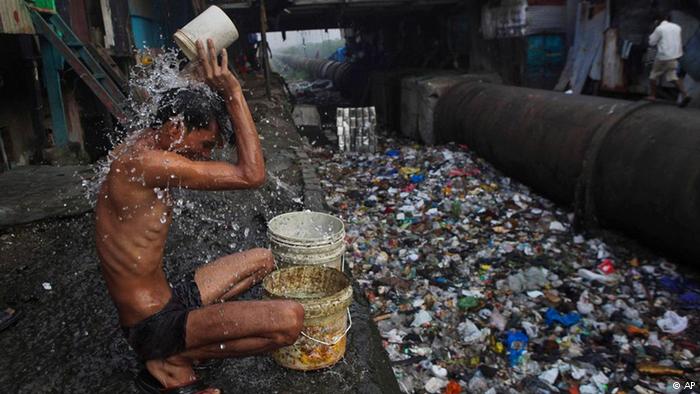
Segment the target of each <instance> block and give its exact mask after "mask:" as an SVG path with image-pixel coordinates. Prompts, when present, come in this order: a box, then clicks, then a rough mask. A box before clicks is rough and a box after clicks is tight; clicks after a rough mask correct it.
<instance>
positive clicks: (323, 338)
mask: <svg viewBox="0 0 700 394" xmlns="http://www.w3.org/2000/svg"><path fill="white" fill-rule="evenodd" d="M263 289H264V290H265V297H266V298H268V299H288V300H294V301H297V302H299V303H300V304H301V305H302V306H303V307H304V328H303V329H302V332H301V335H300V336H299V338H298V339H297V341H296V342H295V343H294V344H293V345H291V346H287V347H283V348H280V349H277V350H275V351H274V352H272V358H273V359H274V360H275V361H276V362H277V363H278V364H279V365H281V366H283V367H286V368H291V369H296V370H302V371H310V370H315V369H321V368H326V367H330V366H332V365H334V364H335V363H337V362H338V361H339V360H340V359H341V358H343V356H344V355H345V346H346V342H347V333H348V331H349V330H350V327H352V319H351V317H350V309H349V306H350V303H351V302H352V286H351V282H350V279H349V278H348V277H347V276H346V275H345V274H344V273H342V272H340V271H338V270H336V269H333V268H328V267H323V266H317V265H305V266H295V267H288V268H282V269H279V270H276V271H273V272H272V273H270V274H269V275H268V276H267V277H266V278H265V279H264V280H263Z"/></svg>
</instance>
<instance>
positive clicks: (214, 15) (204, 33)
mask: <svg viewBox="0 0 700 394" xmlns="http://www.w3.org/2000/svg"><path fill="white" fill-rule="evenodd" d="M209 38H211V39H212V40H213V41H214V47H215V48H216V53H217V54H218V53H219V52H221V50H222V49H224V48H227V47H228V46H229V45H231V44H233V42H234V41H236V40H237V39H238V29H236V25H234V24H233V22H232V21H231V19H230V18H229V17H228V16H227V15H226V13H225V12H224V11H223V10H222V9H221V8H219V7H217V6H214V5H213V6H211V7H209V8H207V9H206V10H205V11H204V12H202V13H201V14H199V15H198V16H197V17H196V18H194V19H192V20H191V21H190V23H188V24H187V25H185V27H183V28H182V29H180V30H178V31H176V32H175V34H174V35H173V40H174V41H175V43H176V44H177V46H179V47H180V49H181V50H182V52H183V53H184V54H185V56H187V58H188V59H190V60H195V59H196V58H197V40H202V41H203V42H204V44H205V49H206V40H207V39H209Z"/></svg>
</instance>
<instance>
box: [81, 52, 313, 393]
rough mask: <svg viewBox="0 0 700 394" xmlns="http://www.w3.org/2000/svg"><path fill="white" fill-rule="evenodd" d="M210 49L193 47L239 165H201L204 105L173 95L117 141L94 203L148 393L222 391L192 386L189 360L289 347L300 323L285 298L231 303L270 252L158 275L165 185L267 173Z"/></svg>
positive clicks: (212, 129) (231, 85) (251, 127)
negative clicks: (151, 120)
mask: <svg viewBox="0 0 700 394" xmlns="http://www.w3.org/2000/svg"><path fill="white" fill-rule="evenodd" d="M207 44H208V51H205V50H204V47H203V44H202V43H201V42H198V43H197V50H198V52H199V57H200V65H199V67H200V70H199V71H200V73H201V74H202V77H203V78H204V79H205V81H206V83H207V84H208V85H209V86H210V87H212V88H213V89H215V90H216V91H218V93H219V94H220V95H221V96H222V97H223V99H224V103H225V107H226V110H227V112H228V114H229V116H230V118H231V121H232V124H233V125H234V128H235V131H236V132H235V138H236V145H237V146H238V162H237V163H236V164H230V163H228V162H220V161H203V159H206V158H208V157H209V156H210V154H211V150H212V148H213V147H215V146H216V145H217V144H218V143H220V142H221V137H220V136H219V129H218V124H217V122H216V120H215V119H214V114H213V112H214V111H213V110H211V111H208V112H209V113H206V112H207V111H205V110H204V111H203V110H202V108H205V109H206V108H207V107H206V105H204V106H203V105H202V104H203V103H207V102H210V101H212V100H207V98H206V97H199V98H197V92H196V90H193V91H184V92H181V93H180V94H181V95H184V96H183V97H179V99H178V96H176V97H175V98H176V99H175V100H174V101H173V104H172V105H171V106H170V107H169V111H170V113H171V114H172V116H170V117H166V119H165V120H164V121H163V123H162V124H161V125H159V126H156V127H152V128H149V129H146V130H143V131H142V132H141V133H140V134H139V135H138V137H136V139H135V140H134V141H132V142H130V143H129V144H128V145H127V144H123V145H121V146H119V147H117V148H116V150H115V156H116V158H115V159H114V161H113V162H112V164H111V166H110V171H109V173H108V175H107V178H106V180H105V181H104V183H103V184H102V186H101V189H100V193H99V200H98V203H97V207H96V210H95V216H96V242H97V252H98V255H99V257H100V261H101V269H102V274H103V276H104V279H105V282H106V283H107V289H108V290H109V294H110V295H111V297H112V300H113V301H114V304H115V305H116V307H117V310H118V312H119V321H120V324H121V326H122V328H123V330H124V334H125V335H126V338H127V341H128V342H129V344H130V345H131V347H132V348H133V349H134V350H135V351H136V352H137V353H138V355H139V356H140V358H141V359H142V360H143V361H144V362H145V366H146V371H147V372H146V371H144V372H142V374H141V375H140V377H139V380H137V384H138V386H139V387H140V388H141V389H142V390H144V391H147V392H148V391H151V392H159V390H164V391H160V392H171V393H208V394H213V393H219V390H218V389H213V388H209V387H206V386H205V385H203V384H202V383H201V382H199V381H197V378H196V376H195V373H194V371H193V365H194V364H197V363H199V362H200V361H202V360H207V359H212V358H229V357H240V356H248V355H253V354H259V353H264V352H268V351H270V350H274V349H277V348H279V347H282V346H287V345H291V344H293V343H294V342H295V340H296V339H297V337H298V336H299V333H300V331H301V328H302V323H303V319H304V309H303V307H302V306H301V305H300V304H298V303H296V302H293V301H284V300H272V301H229V300H230V299H232V298H234V297H236V296H237V295H239V294H241V293H242V292H243V291H245V290H246V289H248V288H249V287H250V286H252V285H253V284H255V283H257V282H259V281H260V280H261V279H262V278H263V277H264V276H265V275H266V274H268V273H269V272H270V271H271V270H272V269H273V260H272V256H271V254H270V251H269V250H267V249H253V250H248V251H246V252H241V253H235V254H232V255H230V256H225V257H221V258H219V259H217V260H216V261H214V262H211V263H209V264H206V265H204V266H201V267H199V268H198V269H197V270H196V271H195V272H194V273H192V274H191V275H190V276H189V277H188V278H187V279H186V280H185V281H183V282H181V283H179V284H176V285H174V286H173V287H172V288H171V286H170V284H169V283H168V280H167V279H166V277H165V273H164V271H163V252H164V247H165V241H166V238H167V235H168V229H169V227H170V224H171V207H170V206H169V204H168V201H169V196H168V195H167V190H168V187H170V186H179V187H184V188H189V189H196V190H237V189H249V188H255V187H258V186H260V185H262V184H263V182H264V180H265V165H264V159H263V154H262V150H261V147H260V140H259V137H258V134H257V131H256V129H255V124H254V123H253V119H252V116H251V114H250V111H249V109H248V105H247V103H246V101H245V99H244V97H243V94H242V92H241V86H240V84H239V83H238V81H237V80H236V79H235V77H234V76H233V75H232V74H231V72H230V71H229V69H228V59H227V54H226V50H223V51H222V52H221V64H219V62H218V59H217V54H216V53H215V50H214V44H213V42H212V41H211V40H208V42H207ZM190 108H195V109H196V110H190ZM203 112H204V113H203ZM155 188H159V189H161V190H163V191H164V192H165V195H160V196H158V195H157V194H160V193H156V192H154V189H155Z"/></svg>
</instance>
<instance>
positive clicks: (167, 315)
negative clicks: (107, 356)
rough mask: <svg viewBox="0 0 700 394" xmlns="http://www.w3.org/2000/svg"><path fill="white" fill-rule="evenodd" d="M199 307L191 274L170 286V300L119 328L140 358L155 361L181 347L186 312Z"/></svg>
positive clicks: (199, 297) (200, 303)
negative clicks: (132, 324)
mask: <svg viewBox="0 0 700 394" xmlns="http://www.w3.org/2000/svg"><path fill="white" fill-rule="evenodd" d="M201 306H202V298H201V296H200V294H199V288H198V287H197V283H195V281H194V273H191V274H189V275H188V276H187V277H186V278H185V279H184V280H183V281H182V282H180V283H178V284H177V285H175V286H173V290H172V296H171V298H170V301H168V303H167V304H166V305H165V306H164V307H163V309H161V310H160V311H158V312H157V313H156V314H154V315H152V316H149V317H147V318H146V319H144V320H141V321H140V322H139V323H137V324H136V325H135V326H132V327H122V330H123V331H124V336H125V337H126V341H127V342H129V345H131V347H132V348H133V349H134V351H136V353H137V354H138V355H139V357H141V359H143V360H158V359H164V358H167V357H170V356H172V355H174V354H178V353H181V352H183V351H184V350H185V328H186V325H187V315H188V314H189V312H190V311H191V310H193V309H197V308H200V307H201Z"/></svg>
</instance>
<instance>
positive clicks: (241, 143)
mask: <svg viewBox="0 0 700 394" xmlns="http://www.w3.org/2000/svg"><path fill="white" fill-rule="evenodd" d="M208 48H209V50H208V53H205V51H204V46H203V44H202V43H201V41H198V42H197V52H198V53H199V59H200V64H199V72H200V74H201V76H202V77H203V78H204V80H205V81H206V83H207V84H208V85H209V86H210V87H212V88H213V89H215V90H216V91H217V92H218V93H219V94H221V95H222V96H223V98H224V101H225V103H226V110H227V111H228V113H229V116H230V117H231V122H232V123H233V126H234V130H235V133H234V134H235V138H236V145H237V146H238V162H237V163H236V164H231V163H228V162H225V161H193V160H189V159H187V158H186V157H184V156H181V155H179V154H177V153H173V152H167V151H157V150H154V151H148V152H144V153H143V154H142V155H141V156H140V157H139V158H138V159H136V163H135V164H136V165H137V166H139V167H140V170H141V171H142V174H143V176H144V181H145V182H146V184H148V185H149V186H151V187H167V186H180V187H184V188H189V189H197V190H230V189H248V188H254V187H258V186H260V185H262V184H263V183H264V182H265V160H264V157H263V153H262V148H261V146H260V137H259V136H258V132H257V130H256V129H255V123H254V122H253V117H252V115H251V114H250V109H249V108H248V104H247V103H246V101H245V98H244V97H243V92H242V90H241V85H240V84H239V83H238V81H237V80H236V78H235V77H234V76H233V74H231V71H229V69H228V56H227V53H226V50H225V49H224V50H222V51H221V65H219V64H218V62H217V54H216V52H215V48H214V42H213V41H212V40H209V41H208Z"/></svg>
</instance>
